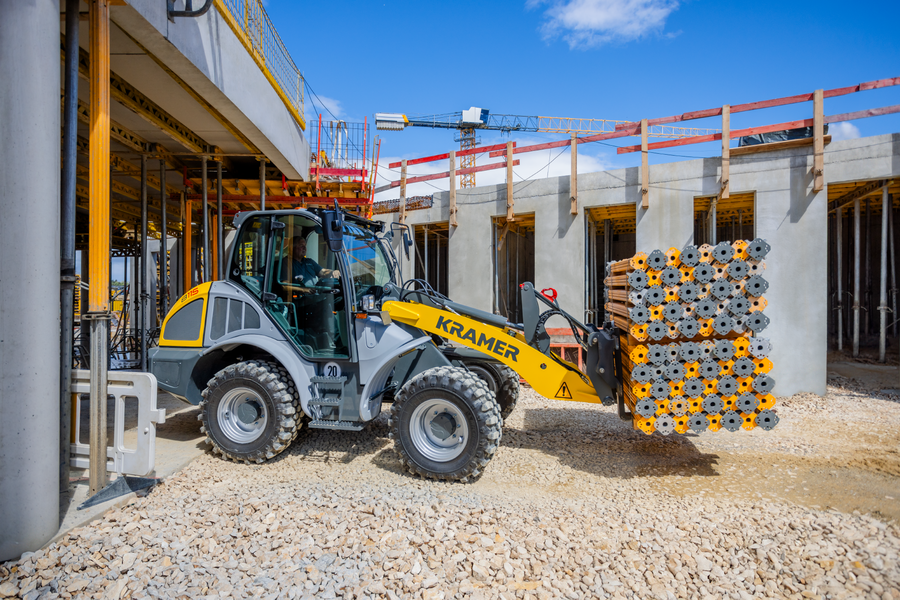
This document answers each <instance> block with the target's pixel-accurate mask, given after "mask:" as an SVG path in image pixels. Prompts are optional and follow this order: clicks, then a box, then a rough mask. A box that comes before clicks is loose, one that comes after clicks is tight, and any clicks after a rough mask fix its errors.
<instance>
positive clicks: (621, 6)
mask: <svg viewBox="0 0 900 600" xmlns="http://www.w3.org/2000/svg"><path fill="white" fill-rule="evenodd" d="M544 4H548V5H549V8H548V9H547V10H546V11H545V12H544V15H545V17H546V21H545V22H544V24H543V25H542V26H541V33H542V35H543V37H544V39H545V40H550V39H554V38H557V37H560V36H562V38H563V39H564V40H565V41H566V42H567V43H568V44H569V48H570V49H575V48H581V49H584V48H590V47H595V46H602V45H603V44H607V43H612V42H629V41H631V40H636V39H639V38H641V37H644V36H645V35H648V34H651V33H657V32H661V31H662V29H663V27H665V24H666V19H667V18H668V17H669V15H670V14H671V13H672V12H673V11H674V10H676V9H677V8H678V0H528V1H527V2H526V6H527V7H528V8H535V7H537V6H541V5H544Z"/></svg>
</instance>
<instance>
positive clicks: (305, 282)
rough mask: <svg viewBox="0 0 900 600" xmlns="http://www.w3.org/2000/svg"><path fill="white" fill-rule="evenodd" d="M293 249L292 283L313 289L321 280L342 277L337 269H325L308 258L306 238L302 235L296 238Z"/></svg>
mask: <svg viewBox="0 0 900 600" xmlns="http://www.w3.org/2000/svg"><path fill="white" fill-rule="evenodd" d="M291 247H292V249H293V260H292V261H291V281H294V282H297V283H298V284H300V285H302V286H304V287H311V286H314V285H316V284H317V283H318V281H319V279H320V278H323V279H324V278H328V277H333V278H335V279H339V278H340V277H341V272H340V271H338V270H337V269H323V268H322V267H320V266H319V264H318V263H317V262H316V261H314V260H313V259H311V258H309V257H308V256H306V238H305V237H303V236H302V235H296V236H294V239H293V242H292V246H291Z"/></svg>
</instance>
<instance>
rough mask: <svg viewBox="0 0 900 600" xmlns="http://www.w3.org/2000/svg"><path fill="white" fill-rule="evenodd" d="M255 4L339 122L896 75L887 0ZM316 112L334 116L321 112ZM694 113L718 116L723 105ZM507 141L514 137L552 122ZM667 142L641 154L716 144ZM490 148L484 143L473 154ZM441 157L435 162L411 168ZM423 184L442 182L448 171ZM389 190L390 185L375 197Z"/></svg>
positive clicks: (673, 97)
mask: <svg viewBox="0 0 900 600" xmlns="http://www.w3.org/2000/svg"><path fill="white" fill-rule="evenodd" d="M848 7H853V10H851V9H850V8H848ZM266 9H267V11H268V13H269V15H270V17H271V18H272V21H273V22H274V24H275V26H276V28H277V29H278V31H279V33H280V34H281V37H282V38H283V39H284V41H285V43H286V45H287V47H288V50H289V51H290V53H291V55H292V56H293V58H294V61H295V63H296V64H297V66H298V67H299V68H300V69H301V71H302V72H303V74H304V76H305V77H306V79H307V81H308V83H309V85H310V86H311V87H312V89H313V90H314V91H315V93H316V94H317V95H318V96H319V98H320V100H316V98H314V97H312V98H310V97H308V98H307V103H306V104H307V111H308V113H309V114H310V115H311V116H312V117H313V118H314V115H315V112H316V109H317V108H318V110H320V111H321V110H322V108H321V104H325V105H326V106H328V107H329V108H330V109H331V110H332V112H333V113H335V114H336V115H337V117H339V118H341V119H346V120H348V121H362V119H363V117H364V116H368V117H369V121H370V122H371V121H372V118H373V115H374V113H376V112H403V113H406V114H409V115H414V114H415V115H429V114H439V113H446V112H452V111H457V110H461V109H463V108H468V107H469V106H479V107H483V108H488V109H490V110H491V112H493V113H505V114H518V115H542V116H565V117H592V118H606V119H625V120H638V119H641V118H644V117H646V118H653V117H662V116H668V115H673V114H679V113H682V112H685V111H693V110H699V109H704V108H711V107H715V106H721V105H723V104H739V103H743V102H751V101H757V100H765V99H770V98H777V97H781V96H787V95H793V94H799V93H803V92H810V91H812V90H814V89H816V88H824V89H829V88H834V87H843V86H849V85H853V84H856V83H859V82H864V81H870V80H875V79H882V78H887V77H894V76H898V75H900V35H898V34H897V30H896V23H897V22H898V21H900V3H898V2H896V1H894V2H888V1H885V2H866V3H860V4H858V5H856V4H849V3H846V2H821V1H820V2H809V1H793V2H791V1H788V2H785V1H780V2H771V1H767V0H760V1H755V2H746V1H744V2H727V1H717V2H711V1H702V0H681V1H678V0H561V1H558V0H549V1H543V2H542V1H529V2H454V3H444V2H329V3H324V2H318V3H314V2H296V1H294V0H267V1H266ZM320 102H321V103H320ZM893 104H900V86H898V87H895V88H890V89H884V90H875V91H869V92H864V93H859V94H853V95H851V96H848V97H843V98H838V99H833V100H827V101H826V103H825V114H826V115H828V114H836V113H843V112H849V111H853V110H859V109H862V108H872V107H880V106H888V105H893ZM323 112H324V111H323ZM811 116H812V103H804V104H799V105H794V106H791V107H784V108H778V109H767V110H762V111H753V112H749V113H742V114H739V115H734V116H733V117H732V128H733V129H734V128H739V127H747V126H751V125H764V124H771V123H779V122H783V121H789V120H795V119H804V118H810V117H811ZM323 118H325V119H328V118H329V116H328V113H327V112H326V113H325V116H324V117H323ZM691 124H692V125H694V126H696V127H713V128H718V127H719V126H720V123H719V119H718V118H715V119H708V120H706V121H694V122H692V123H691ZM895 131H900V115H893V116H886V117H877V118H870V119H864V120H858V121H855V122H853V123H851V124H849V125H840V126H837V127H834V126H833V127H832V131H831V133H832V134H834V135H835V137H855V136H858V135H862V136H868V135H875V134H878V133H885V132H895ZM377 133H378V134H380V135H381V136H382V140H383V142H382V149H381V156H382V166H386V163H387V162H388V161H389V160H395V159H397V158H400V157H404V158H414V157H418V156H426V155H429V154H436V153H441V152H446V151H448V150H451V149H453V148H456V147H458V146H457V144H455V143H454V142H453V135H452V133H451V132H448V131H446V130H432V129H415V128H408V129H406V130H405V131H403V132H377ZM373 134H375V132H374V130H373ZM481 138H482V142H483V143H485V144H489V143H499V142H505V141H506V139H507V138H505V137H501V136H500V135H499V134H492V133H485V134H482V136H481ZM512 139H513V140H516V141H517V142H519V144H520V145H521V144H528V143H540V142H544V141H552V140H553V139H559V136H551V135H547V134H526V135H519V136H514V137H513V138H512ZM651 141H652V140H651ZM615 143H616V144H621V145H627V144H633V143H639V139H638V140H637V141H634V138H626V139H624V140H616V141H615ZM666 152H667V154H657V155H654V156H651V162H668V161H672V160H684V159H686V158H691V157H702V156H715V155H718V154H719V151H718V149H717V144H706V145H694V146H687V147H679V148H676V149H672V150H668V151H666ZM557 154H559V151H554V152H548V151H544V152H537V153H532V154H528V155H525V154H523V155H520V158H521V159H522V162H523V165H522V166H520V167H517V169H516V176H517V178H519V179H521V178H529V177H531V176H532V175H533V174H534V175H535V176H546V175H548V174H549V175H557V174H565V173H567V172H568V169H569V159H568V156H567V155H566V154H565V153H564V154H562V155H560V156H558V157H557ZM671 154H675V155H677V156H671ZM526 157H528V158H527V159H526ZM554 157H557V158H556V159H555V160H553V161H552V163H551V164H550V165H549V166H548V163H549V162H550V161H551V160H552V159H553V158H554ZM496 160H497V159H489V158H488V157H486V156H485V157H481V158H479V164H486V163H488V162H492V161H496ZM637 164H640V155H639V154H625V155H617V154H616V153H615V149H614V148H611V147H609V146H601V145H599V144H591V145H590V147H588V146H587V145H586V146H581V147H579V171H594V170H601V169H606V168H617V167H627V166H634V165H637ZM542 167H543V168H542ZM439 169H440V170H445V169H446V166H445V165H444V164H440V165H437V164H436V165H432V166H427V165H426V166H422V167H419V169H418V170H417V169H415V168H411V170H410V172H411V173H415V172H433V171H436V170H439ZM382 173H383V174H385V175H387V176H388V177H389V178H391V179H395V178H397V175H396V174H394V173H390V172H387V171H386V170H384V169H382ZM502 177H503V176H502V174H501V171H494V172H489V173H480V174H479V175H478V182H479V184H486V183H494V182H495V180H496V181H499V180H500V179H502ZM379 183H384V180H381V179H380V181H379ZM433 183H434V184H435V185H436V186H437V187H439V188H441V189H446V182H444V181H437V182H433ZM418 188H421V189H410V192H409V193H410V195H412V194H415V193H430V192H431V191H434V188H433V187H430V186H427V184H420V185H419V186H418ZM396 195H397V194H396V190H394V191H393V192H387V193H385V194H380V195H379V199H386V198H389V197H395V196H396Z"/></svg>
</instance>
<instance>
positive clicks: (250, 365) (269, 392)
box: [197, 360, 299, 463]
mask: <svg viewBox="0 0 900 600" xmlns="http://www.w3.org/2000/svg"><path fill="white" fill-rule="evenodd" d="M293 389H294V385H293V382H292V381H291V379H290V377H289V376H288V374H287V372H286V371H285V370H284V369H283V368H281V367H280V365H278V364H276V363H273V362H265V361H259V360H248V361H244V362H240V363H237V364H233V365H229V366H227V367H225V368H224V369H222V370H221V371H219V372H218V373H216V374H215V376H214V377H213V378H212V379H210V380H209V382H208V383H207V387H206V389H205V390H203V394H202V395H203V401H202V402H201V403H200V414H199V415H198V416H197V418H198V419H199V420H200V421H201V422H202V423H203V426H202V427H201V431H202V432H203V433H205V434H206V442H207V443H208V444H210V445H211V446H212V450H213V452H215V453H217V454H221V455H222V456H224V457H225V458H227V459H230V460H233V461H236V462H244V463H261V462H263V461H265V460H268V459H270V458H272V457H273V456H275V455H277V454H279V453H280V452H282V451H283V450H284V449H285V448H287V447H288V446H289V445H290V443H291V442H292V441H293V440H294V438H295V437H296V436H297V430H298V424H299V421H298V419H297V409H296V408H295V406H294V404H295V400H294V397H293V396H294V394H292V393H291V392H292V391H293Z"/></svg>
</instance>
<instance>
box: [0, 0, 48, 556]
mask: <svg viewBox="0 0 900 600" xmlns="http://www.w3.org/2000/svg"><path fill="white" fill-rule="evenodd" d="M59 10H60V9H59V0H32V1H31V2H4V3H3V11H4V12H3V18H2V19H0V81H4V82H6V84H5V85H3V86H0V147H2V148H3V150H4V158H3V160H2V161H0V190H3V193H2V194H0V210H2V214H3V218H2V219H0V251H2V253H3V255H4V256H6V257H17V258H16V259H15V260H3V261H0V507H3V518H2V519H0V561H5V560H10V559H15V558H18V557H19V555H21V554H22V553H23V552H28V551H34V550H37V549H38V548H40V547H41V546H42V545H43V544H45V543H46V542H47V541H48V540H49V539H50V538H51V537H53V535H54V534H55V533H56V531H57V529H58V527H59V464H58V459H59V412H60V409H59V369H58V368H57V367H56V363H55V361H54V360H50V357H51V356H55V355H56V353H57V352H58V350H59V326H60V325H59V291H60V285H59V267H60V257H59V237H58V236H57V235H46V228H45V230H44V233H45V235H40V234H38V232H37V230H36V228H38V229H40V225H39V224H41V223H43V224H45V225H46V224H48V223H49V224H50V225H51V226H50V227H49V228H50V229H53V228H54V226H53V224H55V223H57V222H58V219H59V193H60V187H59V184H60V180H59V172H60V135H59V132H60V110H59V75H58V74H59V72H60V55H59ZM51 73H52V74H55V75H54V76H53V77H48V74H51ZM12 82H15V83H14V84H13V83H12Z"/></svg>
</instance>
